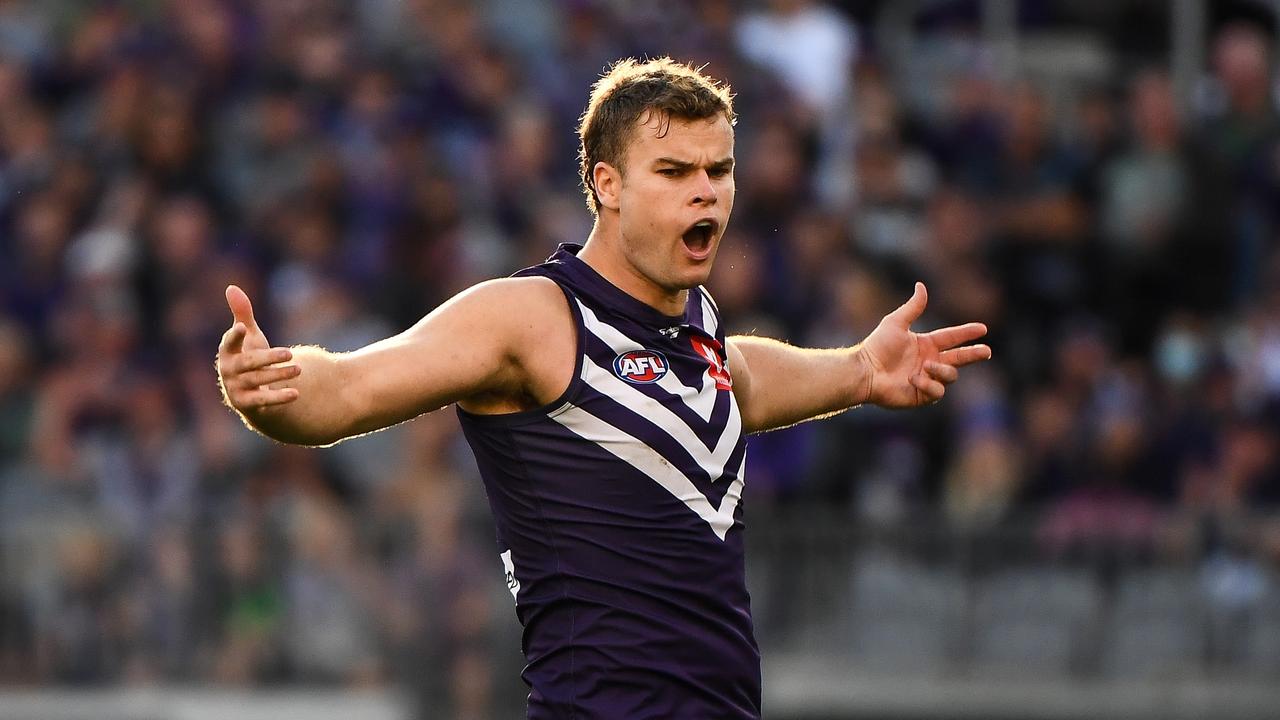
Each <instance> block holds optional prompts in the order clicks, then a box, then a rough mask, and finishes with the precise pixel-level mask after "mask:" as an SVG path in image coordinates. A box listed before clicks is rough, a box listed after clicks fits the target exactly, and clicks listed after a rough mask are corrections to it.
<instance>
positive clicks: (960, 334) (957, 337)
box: [927, 322, 987, 349]
mask: <svg viewBox="0 0 1280 720" xmlns="http://www.w3.org/2000/svg"><path fill="white" fill-rule="evenodd" d="M986 334H987V326H986V325H983V324H982V323H976V322H975V323H967V324H965V325H955V326H952V327H946V328H941V329H938V330H934V331H933V332H931V333H927V336H928V338H929V339H930V340H932V341H933V344H934V345H937V346H938V347H940V348H944V349H945V348H953V347H955V346H957V345H963V344H964V343H967V342H972V341H974V340H977V339H978V338H980V337H982V336H983V335H986Z"/></svg>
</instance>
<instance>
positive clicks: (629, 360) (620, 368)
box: [613, 350, 667, 385]
mask: <svg viewBox="0 0 1280 720" xmlns="http://www.w3.org/2000/svg"><path fill="white" fill-rule="evenodd" d="M613 372H614V374H615V375H617V376H618V377H620V378H622V379H623V380H626V381H627V382H629V383H635V384H636V385H648V384H649V383H654V382H658V381H659V380H661V379H662V376H663V375H666V374H667V357H666V356H665V355H663V354H662V353H660V352H658V351H657V350H631V351H629V352H624V353H622V354H621V355H619V356H618V357H616V358H614V359H613Z"/></svg>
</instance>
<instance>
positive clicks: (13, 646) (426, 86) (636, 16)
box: [0, 0, 1280, 717]
mask: <svg viewBox="0 0 1280 720" xmlns="http://www.w3.org/2000/svg"><path fill="white" fill-rule="evenodd" d="M863 19H864V18H860V17H858V16H856V14H855V13H852V12H849V11H847V10H844V9H841V8H838V7H829V6H826V5H823V4H817V3H809V2H801V1H800V0H776V1H774V2H768V3H735V2H729V1H728V0H700V1H699V2H690V3H683V2H658V3H641V4H629V3H618V2H608V1H606V0H538V1H536V2H515V1H514V0H510V1H504V0H490V2H487V3H467V2H457V1H455V0H363V1H362V2H358V3H348V2H339V1H338V0H109V1H106V2H95V3H82V2H74V1H73V0H0V684H3V683H20V684H28V683H50V682H57V683H68V684H75V685H100V684H121V683H125V684H133V683H141V684H146V683H155V682H162V681H163V682H216V683H223V684H228V685H259V684H264V683H278V682H292V683H325V684H335V683H337V684H344V685H352V686H377V685H382V684H385V683H388V682H391V681H394V680H396V679H409V680H411V681H412V682H413V683H414V686H415V687H420V688H422V690H421V692H422V693H423V696H424V697H430V698H433V699H432V700H431V702H433V703H446V702H447V703H449V704H451V706H452V707H454V708H455V715H456V716H457V717H483V716H485V715H486V713H487V712H489V711H490V710H489V709H488V705H487V703H488V702H489V697H490V695H491V693H492V687H493V685H494V679H493V676H494V674H495V673H498V672H500V671H501V670H500V669H501V668H502V667H505V666H506V665H504V663H505V664H511V663H518V655H517V647H518V646H517V644H516V643H517V638H516V637H515V636H514V635H512V634H511V632H512V631H511V630H510V627H509V623H508V624H505V625H504V624H502V623H503V622H504V621H505V619H506V618H508V616H510V615H511V614H512V612H511V608H510V606H509V605H506V604H504V603H503V602H502V600H503V593H504V588H503V587H502V586H501V581H500V567H501V566H500V564H499V563H498V560H497V557H496V553H495V550H494V546H493V545H492V534H491V533H492V530H491V527H490V526H489V524H488V522H489V521H488V516H487V512H488V511H487V507H486V504H485V500H484V497H483V492H482V489H481V488H480V486H479V483H478V481H477V479H476V472H475V469H474V463H473V461H472V460H471V458H470V456H469V454H468V452H467V450H466V448H465V447H464V446H460V444H459V438H458V433H457V431H456V427H455V425H456V423H455V421H454V419H453V418H452V417H451V411H449V410H447V409H446V410H445V411H442V412H440V413H435V414H433V415H431V416H428V417H425V418H422V419H419V420H418V421H415V422H413V423H410V424H407V425H405V426H401V427H399V428H395V429H393V430H391V431H388V432H385V433H380V434H377V435H374V436H370V437H368V438H363V439H361V440H358V441H354V442H351V443H346V444H343V445H339V446H337V447H335V448H331V449H327V450H319V451H316V450H304V449H297V448H288V447H282V446H278V445H275V444H272V443H270V442H267V441H265V440H262V439H261V438H258V437H257V436H254V435H252V434H251V433H250V432H248V431H247V430H245V429H244V428H243V427H241V426H240V424H239V422H238V420H237V419H236V418H235V417H234V416H233V415H232V414H231V413H230V412H228V411H227V410H226V409H225V408H224V407H222V406H221V404H220V396H219V394H218V391H217V388H216V385H215V376H214V372H213V364H212V360H213V355H214V351H215V348H216V347H217V344H218V339H219V337H220V336H221V334H222V332H223V331H224V330H225V329H226V327H227V326H228V325H229V322H230V314H229V311H228V310H227V308H226V305H225V302H224V300H223V288H224V287H225V286H226V284H227V283H229V282H235V283H237V284H239V285H241V287H244V288H245V289H246V290H247V291H248V293H249V295H250V297H251V298H253V299H254V300H255V302H256V310H257V318H258V321H259V323H260V324H261V326H262V327H263V328H264V330H265V331H266V333H267V336H268V338H269V339H270V340H271V341H272V342H273V344H292V343H307V344H318V345H322V346H325V347H327V348H330V349H333V350H349V349H353V348H356V347H359V346H361V345H363V344H365V343H367V342H369V341H372V340H375V339H378V338H380V337H384V336H386V335H389V334H392V333H394V332H397V331H398V330H400V329H403V328H405V327H407V326H408V325H410V324H411V323H413V322H414V321H415V320H417V319H418V318H419V317H421V316H422V315H423V314H425V313H426V312H428V311H430V310H431V309H432V308H433V307H434V306H435V305H436V304H438V303H439V302H441V301H442V300H444V299H445V298H448V297H449V296H450V295H451V294H453V293H454V292H456V291H458V290H460V289H462V288H464V287H466V286H468V285H470V284H472V283H474V282H476V281H479V280H482V279H486V278H489V277H494V276H499V275H504V274H507V273H509V272H511V271H513V270H515V269H517V268H520V267H522V266H525V265H528V264H532V263H535V262H538V261H540V260H541V259H542V258H543V257H545V256H546V255H548V254H549V253H550V252H551V251H553V250H554V249H555V247H556V245H557V243H560V242H581V241H582V240H583V239H584V238H585V237H586V234H587V232H588V231H589V229H590V215H589V213H588V212H587V210H586V207H585V204H584V201H583V195H582V191H581V188H580V187H579V186H578V184H577V179H576V150H577V138H576V135H575V133H574V128H575V124H576V120H577V118H578V116H579V114H580V113H581V112H582V109H583V107H584V106H585V104H586V98H587V92H588V88H589V86H590V84H591V83H592V82H593V80H594V79H595V78H596V77H598V75H599V73H600V72H601V70H602V69H603V68H604V67H606V65H607V64H608V63H609V62H610V61H612V60H614V59H617V58H620V57H626V56H642V55H656V54H671V55H673V56H675V57H677V58H679V59H687V60H690V61H693V62H695V63H697V64H699V65H701V64H703V63H706V64H707V70H708V72H710V73H711V74H713V75H715V76H717V77H721V78H725V79H726V80H728V81H729V82H730V83H731V84H732V86H733V89H734V91H735V93H736V102H737V109H738V112H739V115H740V117H741V119H740V121H739V124H738V128H737V150H736V152H737V157H738V163H739V164H738V171H737V184H738V198H737V204H736V211H735V218H734V221H733V223H732V224H731V226H730V229H729V232H728V234H727V235H726V237H725V241H724V245H723V246H722V248H721V250H720V254H719V259H718V263H717V267H716V272H715V275H714V277H713V280H712V282H711V284H710V289H711V291H712V292H713V294H715V296H716V297H717V300H718V301H719V304H720V306H721V308H722V310H723V312H724V315H725V316H726V319H727V322H728V323H729V324H730V327H731V330H733V331H736V332H754V333H760V334H767V335H772V336H777V337H782V338H786V339H788V340H789V341H791V342H793V343H796V344H804V345H815V346H834V345H839V344H851V343H854V342H857V341H858V340H859V339H860V338H861V337H863V336H864V335H865V334H866V333H867V332H869V331H870V330H871V329H872V328H873V327H874V325H875V323H876V322H878V320H879V318H880V317H881V316H882V315H883V314H885V313H886V312H887V311H889V310H891V309H892V308H893V307H895V306H896V305H897V304H899V303H900V302H902V301H903V300H904V299H905V298H906V297H907V296H908V295H909V293H910V286H911V282H912V281H914V280H916V279H922V280H924V281H925V282H926V283H927V284H928V287H929V291H930V297H931V300H930V305H929V310H928V312H927V314H926V316H925V318H924V319H923V320H922V322H921V323H920V325H921V326H922V327H924V326H937V325H940V324H944V323H947V324H949V323H954V322H965V321H970V320H982V321H984V322H986V323H987V324H988V325H989V326H990V328H991V336H990V343H991V345H992V346H993V348H994V349H995V360H994V361H993V362H992V363H989V364H988V365H987V366H985V367H983V368H978V369H974V370H972V371H970V372H968V373H967V375H966V376H965V377H964V378H963V379H962V380H961V382H959V383H958V384H957V385H954V386H953V387H952V388H951V390H950V392H949V393H948V396H947V399H946V400H945V401H944V402H942V403H940V404H938V405H936V406H933V407H931V408H928V409H926V410H922V411H918V412H911V413H895V412H887V411H879V410H877V409H873V408H863V409H859V410H856V411H853V412H850V413H847V414H845V415H843V416H840V417H839V418H837V419H834V420H832V421H829V422H827V423H822V424H815V425H811V426H802V427H799V428H795V429H792V430H788V431H782V432H778V433H773V434H769V435H765V436H760V437H756V438H754V439H753V440H752V447H751V453H750V468H749V470H748V499H747V512H748V518H750V514H751V513H768V512H769V510H770V509H771V508H783V507H803V506H805V505H806V504H820V505H822V506H824V507H827V508H831V507H836V508H846V509H847V513H848V515H849V517H851V518H857V519H859V520H861V521H869V522H883V523H893V522H900V521H901V522H906V521H908V520H909V518H911V517H912V516H913V513H916V512H918V511H921V510H931V511H935V512H936V513H939V514H941V515H943V516H945V517H946V518H948V519H949V520H950V521H951V522H954V523H956V524H957V525H959V526H963V527H983V526H991V525H996V524H999V523H1001V522H1004V521H1006V520H1008V519H1009V518H1010V517H1014V516H1019V517H1025V516H1026V515H1027V514H1028V513H1031V514H1034V516H1035V517H1036V518H1038V521H1039V523H1040V527H1041V528H1042V535H1043V538H1044V541H1045V542H1046V543H1049V544H1053V545H1056V546H1061V547H1069V546H1071V545H1072V544H1074V543H1080V542H1086V543H1090V542H1095V541H1097V540H1098V539H1099V538H1101V539H1103V540H1105V541H1115V542H1122V543H1137V544H1140V545H1141V544H1143V543H1151V542H1154V540H1153V538H1154V537H1155V536H1156V535H1158V534H1159V531H1160V528H1161V526H1162V525H1161V521H1162V518H1165V517H1169V516H1172V515H1178V516H1180V517H1183V516H1186V515H1188V514H1190V515H1192V516H1194V517H1198V518H1203V519H1207V520H1209V521H1213V522H1218V523H1223V524H1227V525H1229V521H1230V518H1233V517H1237V516H1239V515H1241V514H1251V513H1256V512H1258V511H1265V510H1268V509H1271V508H1274V506H1275V504H1276V502H1277V501H1278V500H1280V477H1278V474H1280V455H1278V450H1277V448H1278V447H1280V446H1278V444H1277V432H1278V431H1280V403H1278V401H1280V252H1277V248H1280V116H1278V115H1277V111H1276V96H1277V95H1276V91H1275V88H1276V85H1275V81H1274V78H1273V77H1272V74H1271V67H1272V66H1273V65H1274V58H1273V55H1272V48H1271V46H1270V42H1269V40H1268V37H1267V35H1266V34H1265V33H1264V31H1263V30H1262V29H1260V28H1258V27H1254V26H1251V25H1241V24H1226V25H1224V26H1222V27H1221V28H1216V29H1215V33H1214V36H1213V38H1212V46H1211V47H1210V48H1209V50H1210V52H1209V57H1208V60H1209V67H1208V68H1206V77H1205V78H1204V82H1203V83H1201V86H1199V90H1198V92H1197V93H1196V96H1195V98H1192V99H1187V98H1181V97H1178V96H1177V95H1176V94H1175V93H1174V90H1173V83H1172V81H1171V78H1170V74H1169V71H1168V68H1167V66H1166V61H1167V58H1162V57H1150V58H1129V59H1130V60H1132V62H1127V63H1125V64H1124V65H1123V66H1122V72H1117V73H1116V74H1115V77H1111V78H1109V79H1108V80H1107V81H1106V82H1101V83H1094V84H1090V85H1087V86H1084V87H1080V88H1076V89H1075V90H1076V91H1075V92H1072V93H1067V94H1063V93H1052V94H1051V93H1048V92H1045V90H1044V88H1043V87H1042V86H1041V85H1039V84H1037V83H1035V82H1033V81H1032V80H1031V79H1018V78H1015V79H1014V80H1012V81H1007V80H1004V79H1002V78H1000V77H998V74H997V73H995V72H993V71H992V68H991V67H990V65H989V64H984V63H983V62H981V61H980V60H981V57H982V53H981V47H980V43H977V42H976V41H974V42H973V43H972V44H973V47H974V49H973V57H974V60H973V62H961V63H957V64H956V66H955V67H953V68H951V69H950V70H951V72H950V75H949V76H948V77H947V80H946V82H945V83H944V84H943V85H941V87H942V88H943V90H944V91H943V92H942V93H940V94H939V95H938V96H937V97H935V98H933V100H934V102H933V103H932V104H930V105H928V106H925V105H922V104H920V103H916V102H912V101H910V100H909V99H908V97H907V94H906V93H904V92H903V91H902V89H901V88H900V87H899V86H898V84H897V82H896V80H895V77H896V75H895V73H894V72H893V71H894V68H892V67H888V66H887V65H886V61H885V60H884V58H883V57H882V56H881V54H880V53H879V52H878V49H877V46H876V42H875V40H876V38H875V37H874V36H873V35H872V34H871V33H870V32H869V30H868V28H867V27H866V24H865V23H863V22H860V21H861V20H863ZM1267 537H1269V538H1270V540H1268V542H1270V543H1271V544H1270V547H1271V548H1272V549H1273V551H1274V552H1275V553H1276V556H1277V557H1280V535H1276V534H1274V533H1272V534H1271V535H1269V536H1267ZM1264 545H1265V543H1264ZM495 591H496V592H497V593H498V595H497V597H495V595H494V593H495ZM508 602H509V600H508ZM498 617H501V618H503V620H501V621H500V620H496V619H495V618H498ZM515 667H518V664H517V665H515ZM495 668H498V669H497V670H495ZM507 679H508V678H500V680H502V681H504V682H503V683H501V684H506V683H505V681H506V680H507Z"/></svg>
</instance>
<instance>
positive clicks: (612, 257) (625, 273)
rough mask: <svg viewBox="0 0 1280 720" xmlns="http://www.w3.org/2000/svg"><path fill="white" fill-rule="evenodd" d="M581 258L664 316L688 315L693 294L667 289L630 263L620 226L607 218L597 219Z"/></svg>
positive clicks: (593, 268) (600, 273)
mask: <svg viewBox="0 0 1280 720" xmlns="http://www.w3.org/2000/svg"><path fill="white" fill-rule="evenodd" d="M578 259H579V260H582V261H583V262H585V263H586V264H587V265H588V266H589V267H590V268H591V269H592V270H595V271H596V272H597V273H599V275H600V277H602V278H604V279H605V280H608V281H609V282H610V283H613V285H614V286H616V287H617V288H618V289H619V290H622V291H623V292H625V293H626V294H628V295H630V296H631V297H633V298H635V299H637V300H639V301H640V302H642V303H644V304H646V305H648V306H649V307H651V308H654V309H655V310H657V311H658V312H660V313H662V314H663V315H669V316H677V315H681V314H683V313H684V305H685V302H687V301H688V298H689V291H688V290H683V289H682V290H671V289H668V288H664V287H662V286H661V285H658V284H657V283H655V282H654V281H653V280H652V279H650V278H649V277H647V276H645V275H644V273H642V272H641V271H640V270H639V269H638V268H636V267H635V266H634V265H633V264H632V263H631V262H630V261H628V260H627V255H626V253H625V252H623V248H622V234H621V232H619V230H618V226H617V224H616V223H613V222H609V221H608V220H607V219H605V218H604V217H603V216H601V217H597V218H596V224H595V226H594V227H592V228H591V235H589V236H588V237H587V243H586V245H584V246H583V247H582V250H581V251H579V253H578Z"/></svg>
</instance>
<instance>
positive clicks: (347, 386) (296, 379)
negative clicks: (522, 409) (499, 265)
mask: <svg viewBox="0 0 1280 720" xmlns="http://www.w3.org/2000/svg"><path fill="white" fill-rule="evenodd" d="M555 303H558V304H559V305H555ZM227 304H228V305H229V306H230V308H231V312H232V315H233V316H234V322H233V323H232V326H231V328H230V329H229V330H227V332H226V334H225V335H224V336H223V338H222V343H221V345H219V347H218V378H219V382H220V384H221V386H222V389H223V396H224V399H225V401H226V403H227V404H228V405H229V406H231V407H232V408H233V409H235V410H236V411H238V412H239V413H240V415H241V416H242V417H243V418H244V420H245V422H246V423H247V424H248V425H250V426H251V427H253V428H254V429H256V430H258V431H259V432H261V433H262V434H264V435H266V436H268V437H271V438H274V439H276V440H279V441H281V442H287V443H295V444H300V445H327V444H331V443H334V442H337V441H339V440H341V439H343V438H347V437H352V436H355V435H361V434H364V433H368V432H372V431H374V430H379V429H382V428H385V427H389V426H391V425H394V424H396V423H399V422H403V421H405V420H409V419H411V418H414V417H416V416H418V415H420V414H422V413H424V412H429V411H431V410H435V409H437V408H440V407H443V406H445V405H447V404H449V403H452V402H457V401H466V400H468V399H475V398H486V397H491V396H498V397H505V396H517V397H518V396H520V395H521V394H522V393H525V392H526V391H527V388H528V385H529V383H528V381H527V372H526V369H527V368H526V363H525V360H526V358H525V357H524V356H523V355H522V353H523V352H524V350H522V349H523V348H528V347H535V346H536V343H535V342H532V340H533V339H534V338H537V337H539V336H545V329H544V328H541V327H537V326H535V325H533V324H532V323H533V322H535V320H534V319H537V318H543V319H545V318H552V319H554V318H556V317H558V316H557V314H556V313H557V311H558V310H562V309H563V310H564V312H566V313H567V308H561V307H560V306H563V305H564V299H563V296H562V295H561V293H560V291H559V290H558V289H557V288H556V287H555V286H554V285H552V284H551V283H549V282H548V281H545V280H543V279H541V278H517V279H503V280H493V281H489V282H486V283H481V284H480V285H477V286H475V287H473V288H471V289H469V290H466V291H464V292H462V293H460V294H459V295H458V296H456V297H454V298H453V299H451V300H449V301H448V302H446V303H444V304H443V305H441V306H440V307H438V308H436V309H435V310H434V311H433V312H431V313H430V314H429V315H427V316H426V317H425V318H423V319H422V320H420V321H418V323H417V324H416V325H414V326H413V327H411V328H409V329H408V330H405V331H404V332H402V333H400V334H399V335H396V336H394V337H390V338H387V339H386V340H381V341H379V342H376V343H373V344H372V345H368V346H366V347H364V348H361V349H359V350H356V351H354V352H350V353H332V352H328V351H326V350H324V349H322V348H318V347H294V348H284V347H275V348H273V347H271V345H270V343H268V342H267V338H266V335H265V334H264V333H263V332H262V329H261V328H259V327H258V324H257V322H256V320H255V319H254V316H253V307H252V305H251V304H250V302H249V298H248V296H247V295H245V293H244V292H243V291H242V290H240V288H238V287H236V286H234V285H232V286H231V287H228V288H227ZM513 307H514V308H524V309H528V308H534V309H536V310H545V312H530V313H513V312H511V308H513ZM482 402H483V400H482Z"/></svg>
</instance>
